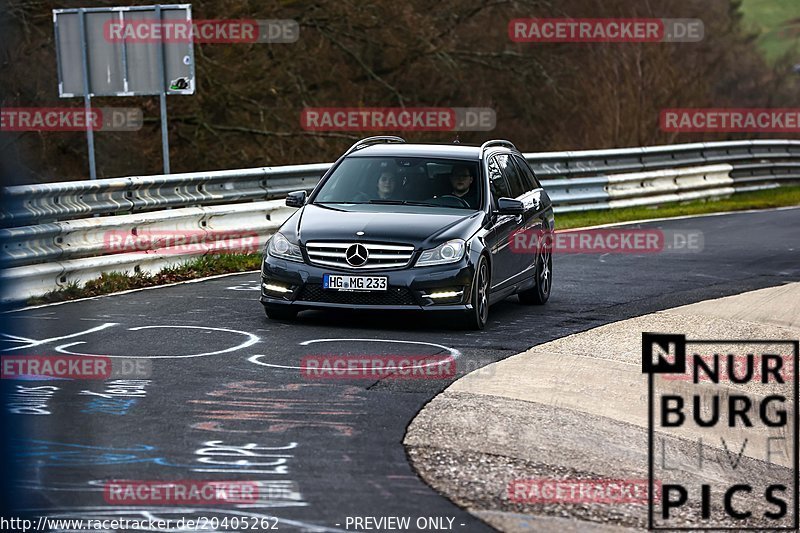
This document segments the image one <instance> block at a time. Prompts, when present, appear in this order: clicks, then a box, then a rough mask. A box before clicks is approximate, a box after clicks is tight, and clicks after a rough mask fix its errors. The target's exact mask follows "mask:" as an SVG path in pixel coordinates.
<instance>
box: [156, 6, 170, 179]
mask: <svg viewBox="0 0 800 533" xmlns="http://www.w3.org/2000/svg"><path fill="white" fill-rule="evenodd" d="M156 19H158V22H159V23H160V22H163V17H162V15H161V6H160V5H157V6H156ZM159 48H160V50H159V53H158V54H156V55H157V56H158V76H159V79H160V80H161V92H160V93H159V95H158V98H159V100H160V102H159V104H160V107H161V156H162V158H163V161H164V174H169V130H168V129H167V89H166V87H167V85H166V84H167V80H166V76H165V75H164V43H163V42H162V43H161V44H159Z"/></svg>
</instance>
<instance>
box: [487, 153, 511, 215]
mask: <svg viewBox="0 0 800 533" xmlns="http://www.w3.org/2000/svg"><path fill="white" fill-rule="evenodd" d="M497 159H498V156H495V157H491V158H489V165H488V167H489V189H490V190H491V191H492V204H494V205H497V199H498V198H508V197H510V196H511V189H510V188H509V186H508V181H507V180H506V177H505V176H504V175H503V170H502V168H501V167H500V163H499V161H498V160H497Z"/></svg>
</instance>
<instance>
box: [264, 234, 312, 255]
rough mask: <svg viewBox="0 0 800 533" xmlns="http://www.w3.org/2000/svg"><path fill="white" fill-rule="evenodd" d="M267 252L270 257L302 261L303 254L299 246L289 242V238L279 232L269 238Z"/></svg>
mask: <svg viewBox="0 0 800 533" xmlns="http://www.w3.org/2000/svg"><path fill="white" fill-rule="evenodd" d="M267 252H268V253H269V255H271V256H272V257H277V258H280V259H288V260H289V261H300V262H302V261H303V254H302V252H300V247H299V246H297V245H296V244H293V243H291V242H289V239H287V238H286V237H284V236H283V235H281V234H280V233H276V234H275V235H273V236H272V238H271V239H270V240H269V246H268V247H267Z"/></svg>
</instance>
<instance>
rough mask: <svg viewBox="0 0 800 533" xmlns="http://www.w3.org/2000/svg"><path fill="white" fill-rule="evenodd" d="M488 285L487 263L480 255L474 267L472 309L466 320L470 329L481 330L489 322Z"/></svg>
mask: <svg viewBox="0 0 800 533" xmlns="http://www.w3.org/2000/svg"><path fill="white" fill-rule="evenodd" d="M489 283H490V279H489V262H488V261H487V260H486V257H485V256H483V255H482V256H481V258H480V259H479V260H478V265H477V266H476V267H475V278H474V279H473V281H472V295H471V297H470V303H471V304H472V309H471V310H470V312H469V316H468V318H467V326H468V327H469V328H470V329H477V330H480V329H483V328H485V327H486V322H488V321H489Z"/></svg>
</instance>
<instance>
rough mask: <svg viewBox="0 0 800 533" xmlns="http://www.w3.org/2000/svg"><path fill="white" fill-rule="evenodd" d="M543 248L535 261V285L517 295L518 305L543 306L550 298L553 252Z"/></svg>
mask: <svg viewBox="0 0 800 533" xmlns="http://www.w3.org/2000/svg"><path fill="white" fill-rule="evenodd" d="M549 248H550V249H547V248H545V249H544V250H542V253H540V254H539V258H538V259H537V260H536V273H535V275H534V276H535V278H536V281H535V284H534V285H533V287H531V288H530V289H528V290H526V291H522V292H520V293H519V294H518V297H519V301H520V303H523V304H526V305H543V304H544V303H546V302H547V300H548V299H549V298H550V289H551V288H552V286H553V251H552V247H549Z"/></svg>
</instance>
